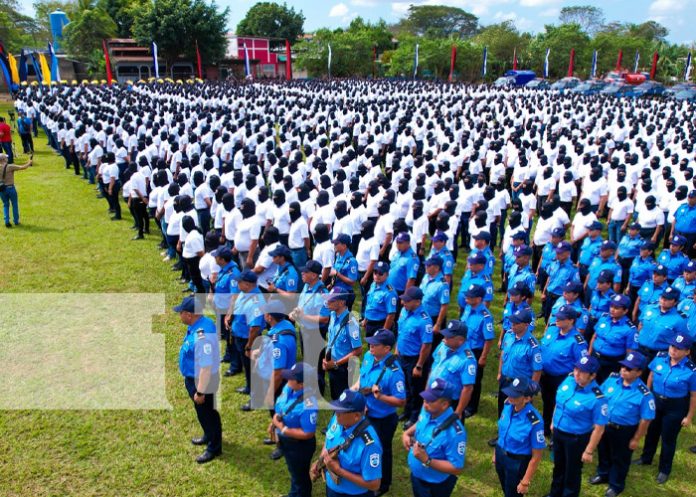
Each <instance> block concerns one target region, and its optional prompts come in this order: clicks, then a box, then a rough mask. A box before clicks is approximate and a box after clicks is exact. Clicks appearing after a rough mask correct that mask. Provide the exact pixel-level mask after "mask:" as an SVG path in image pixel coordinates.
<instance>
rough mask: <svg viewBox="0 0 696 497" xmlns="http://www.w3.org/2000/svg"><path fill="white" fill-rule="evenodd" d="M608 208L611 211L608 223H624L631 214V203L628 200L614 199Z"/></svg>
mask: <svg viewBox="0 0 696 497" xmlns="http://www.w3.org/2000/svg"><path fill="white" fill-rule="evenodd" d="M609 208H610V209H611V218H610V219H609V220H610V221H625V220H626V218H627V217H628V216H630V215H631V214H632V213H633V201H632V200H631V199H630V198H626V199H624V200H619V199H618V198H614V199H612V201H611V202H609Z"/></svg>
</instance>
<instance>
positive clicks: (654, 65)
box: [650, 52, 660, 79]
mask: <svg viewBox="0 0 696 497" xmlns="http://www.w3.org/2000/svg"><path fill="white" fill-rule="evenodd" d="M659 59H660V55H659V54H658V53H657V52H655V53H654V54H653V62H652V67H651V68H650V79H655V74H656V73H657V61H658V60H659Z"/></svg>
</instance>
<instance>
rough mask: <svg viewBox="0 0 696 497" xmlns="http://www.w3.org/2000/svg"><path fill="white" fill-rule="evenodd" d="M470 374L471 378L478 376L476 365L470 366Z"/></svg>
mask: <svg viewBox="0 0 696 497" xmlns="http://www.w3.org/2000/svg"><path fill="white" fill-rule="evenodd" d="M469 374H470V375H471V376H476V366H475V365H474V364H469Z"/></svg>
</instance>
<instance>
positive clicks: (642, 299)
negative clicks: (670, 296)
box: [633, 264, 669, 322]
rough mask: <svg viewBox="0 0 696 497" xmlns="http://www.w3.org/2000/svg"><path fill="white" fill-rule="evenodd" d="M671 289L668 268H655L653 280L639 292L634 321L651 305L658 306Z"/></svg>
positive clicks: (644, 284)
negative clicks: (668, 281)
mask: <svg viewBox="0 0 696 497" xmlns="http://www.w3.org/2000/svg"><path fill="white" fill-rule="evenodd" d="M668 287H669V283H667V268H666V267H665V266H663V265H662V264H658V265H657V266H654V268H653V274H652V278H650V279H648V280H647V281H646V282H645V283H643V286H641V287H640V290H639V291H638V297H637V298H636V303H635V306H634V307H633V321H634V322H638V318H639V317H640V315H641V314H642V313H643V312H644V311H645V308H646V307H648V306H651V305H657V303H658V302H659V300H660V296H661V295H662V293H663V292H664V291H665V290H666V289H667V288H668Z"/></svg>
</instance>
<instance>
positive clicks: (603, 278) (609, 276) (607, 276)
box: [597, 269, 614, 283]
mask: <svg viewBox="0 0 696 497" xmlns="http://www.w3.org/2000/svg"><path fill="white" fill-rule="evenodd" d="M613 279H614V273H612V272H611V271H609V270H607V269H605V270H603V271H600V272H599V276H598V277H597V283H611V282H612V280H613Z"/></svg>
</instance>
